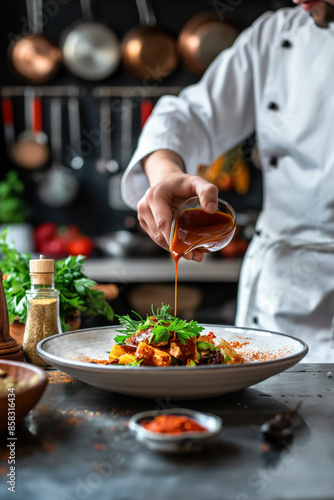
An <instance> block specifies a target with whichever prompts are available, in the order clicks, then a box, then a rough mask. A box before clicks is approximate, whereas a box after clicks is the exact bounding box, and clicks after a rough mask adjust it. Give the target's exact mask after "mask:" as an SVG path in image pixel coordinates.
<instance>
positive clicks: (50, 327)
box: [23, 255, 61, 366]
mask: <svg viewBox="0 0 334 500" xmlns="http://www.w3.org/2000/svg"><path fill="white" fill-rule="evenodd" d="M29 269H30V280H31V288H30V290H28V291H27V292H26V297H27V320H26V326H25V330H24V337H23V351H24V356H25V360H26V361H28V363H33V364H34V365H38V366H48V365H47V363H45V361H43V359H42V358H41V357H40V356H39V355H38V354H37V351H36V346H37V344H38V342H39V341H40V340H43V339H45V338H46V337H51V336H52V335H56V334H57V333H60V332H61V323H60V318H59V291H58V290H56V289H55V288H54V270H55V263H54V260H53V259H45V258H44V255H41V256H40V258H39V259H33V260H30V262H29Z"/></svg>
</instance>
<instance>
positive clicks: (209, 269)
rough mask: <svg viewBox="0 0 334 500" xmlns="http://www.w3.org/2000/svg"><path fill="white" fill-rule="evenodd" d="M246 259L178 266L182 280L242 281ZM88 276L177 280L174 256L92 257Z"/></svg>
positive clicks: (102, 279) (135, 280) (101, 279)
mask: <svg viewBox="0 0 334 500" xmlns="http://www.w3.org/2000/svg"><path fill="white" fill-rule="evenodd" d="M241 263H242V259H225V260H224V259H221V260H218V259H215V258H211V257H207V258H206V259H205V260H204V262H202V263H201V264H199V263H197V262H194V261H187V260H184V259H183V260H182V261H181V262H180V264H179V269H178V281H179V282H232V283H236V282H238V280H239V273H240V268H241ZM84 271H85V273H86V274H87V276H88V277H89V278H91V279H93V280H95V281H98V282H99V283H101V282H108V283H156V282H174V262H173V260H172V258H169V257H166V258H151V259H145V258H141V259H134V258H133V259H110V258H105V259H88V260H87V261H86V262H85V264H84Z"/></svg>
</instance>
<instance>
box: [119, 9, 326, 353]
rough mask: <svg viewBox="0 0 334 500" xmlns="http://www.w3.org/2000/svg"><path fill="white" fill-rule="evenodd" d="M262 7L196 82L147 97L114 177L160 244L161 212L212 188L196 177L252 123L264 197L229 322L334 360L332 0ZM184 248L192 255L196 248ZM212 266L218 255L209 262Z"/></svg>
mask: <svg viewBox="0 0 334 500" xmlns="http://www.w3.org/2000/svg"><path fill="white" fill-rule="evenodd" d="M294 3H296V4H298V5H297V6H296V7H293V8H284V9H280V10H278V11H277V12H275V13H273V12H268V13H265V14H264V15H262V16H261V17H260V18H259V19H258V20H257V21H256V22H255V23H254V24H253V25H252V26H251V27H250V28H248V29H247V30H245V31H244V32H242V33H241V35H240V36H239V37H238V38H237V40H236V42H235V43H234V45H233V46H232V47H231V48H230V49H228V50H225V51H223V52H222V53H221V54H220V55H219V56H218V57H217V58H216V59H215V61H214V62H213V63H212V64H211V66H210V67H209V68H208V70H207V71H206V73H205V75H204V76H203V78H202V79H201V81H200V82H199V83H198V84H196V85H192V86H189V87H188V88H186V89H185V90H183V91H182V92H181V93H180V95H179V96H178V97H173V96H165V97H163V98H161V99H160V100H159V102H158V104H157V105H156V107H155V109H154V112H153V114H152V116H151V118H150V119H149V121H148V122H147V124H146V126H145V128H144V130H143V132H142V135H141V137H140V140H139V144H138V149H137V150H136V151H135V154H134V156H133V158H132V160H131V162H130V164H129V166H128V168H127V170H126V171H125V174H124V176H123V179H122V195H123V198H124V200H125V202H126V203H127V204H128V205H129V206H130V207H132V208H134V209H136V208H137V209H138V219H139V221H140V223H141V225H142V227H143V228H144V229H145V230H146V231H147V233H148V234H149V235H150V236H151V238H153V240H154V241H156V243H158V244H159V245H161V246H162V247H164V248H166V249H168V245H169V235H170V226H171V219H172V213H173V211H174V210H175V207H176V206H177V205H178V204H179V203H180V202H181V201H183V200H184V199H186V198H189V197H191V196H195V195H198V196H199V197H200V200H201V204H202V207H203V209H204V210H206V211H208V212H213V211H215V208H216V204H217V189H216V188H215V186H213V185H212V184H210V183H209V182H207V181H206V180H204V179H203V178H201V177H198V176H197V175H196V173H197V168H198V165H200V164H210V163H211V162H212V161H213V160H214V159H215V158H217V157H218V156H219V155H220V154H222V153H223V152H226V151H228V150H230V149H231V148H232V147H234V146H235V145H237V144H239V143H240V142H241V141H243V140H244V139H245V138H247V137H248V136H249V135H251V133H252V132H253V131H254V130H255V131H256V134H257V140H258V147H259V151H260V156H261V163H262V170H263V181H264V201H263V209H262V212H261V214H260V216H259V218H258V221H257V226H256V230H255V234H254V237H253V240H252V242H251V244H250V246H249V248H248V251H247V253H246V256H245V259H244V262H243V267H242V270H241V276H240V283H239V293H238V307H237V317H236V324H237V325H238V326H246V327H253V328H260V329H266V330H271V331H278V332H282V333H286V334H290V335H293V336H296V337H299V338H301V339H302V340H304V341H305V342H306V343H307V344H308V345H309V354H308V355H307V357H306V358H305V360H306V361H311V362H330V361H334V135H333V134H334V91H333V90H334V0H328V1H326V2H323V1H312V2H311V1H303V0H295V1H294ZM189 258H192V259H194V260H196V261H199V262H200V261H201V260H203V258H204V256H203V253H202V252H201V251H199V250H195V251H194V252H193V253H192V254H191V255H190V257H189ZM217 265H219V263H217Z"/></svg>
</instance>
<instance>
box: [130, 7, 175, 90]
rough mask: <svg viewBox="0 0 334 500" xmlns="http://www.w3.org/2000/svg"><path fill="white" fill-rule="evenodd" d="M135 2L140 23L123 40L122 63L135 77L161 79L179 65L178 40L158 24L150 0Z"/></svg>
mask: <svg viewBox="0 0 334 500" xmlns="http://www.w3.org/2000/svg"><path fill="white" fill-rule="evenodd" d="M136 4H137V9H138V14H139V20H140V24H141V26H138V27H136V28H133V29H132V30H130V31H129V32H128V33H127V34H126V35H125V37H124V39H123V41H122V46H121V50H122V59H123V64H124V67H125V69H126V70H127V71H128V73H130V74H131V75H132V76H134V77H135V78H139V79H145V80H148V81H157V82H159V81H160V80H161V79H163V78H166V77H167V76H168V75H170V73H172V72H173V71H174V70H175V69H176V67H177V65H178V59H179V58H178V53H177V48H176V41H175V40H174V38H173V37H172V36H171V35H170V34H169V33H168V32H167V31H165V30H164V29H163V28H161V27H160V26H157V23H156V18H155V15H154V12H153V10H152V7H151V4H150V3H149V0H136Z"/></svg>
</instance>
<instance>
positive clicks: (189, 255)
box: [183, 249, 204, 262]
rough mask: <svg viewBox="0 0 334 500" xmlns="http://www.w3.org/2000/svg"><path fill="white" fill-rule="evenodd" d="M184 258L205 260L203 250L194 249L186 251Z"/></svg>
mask: <svg viewBox="0 0 334 500" xmlns="http://www.w3.org/2000/svg"><path fill="white" fill-rule="evenodd" d="M183 258H184V259H186V260H194V261H196V262H203V260H204V253H203V252H202V250H198V249H196V250H193V251H192V252H189V253H186V255H184V256H183Z"/></svg>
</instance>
